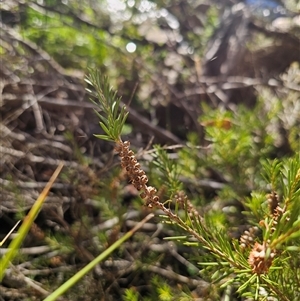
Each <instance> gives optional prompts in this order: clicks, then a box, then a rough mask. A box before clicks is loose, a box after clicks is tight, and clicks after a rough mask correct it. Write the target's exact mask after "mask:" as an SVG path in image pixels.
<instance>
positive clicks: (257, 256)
mask: <svg viewBox="0 0 300 301" xmlns="http://www.w3.org/2000/svg"><path fill="white" fill-rule="evenodd" d="M275 256H276V252H275V251H274V250H271V251H269V250H268V245H267V244H265V243H264V244H262V245H261V244H259V243H258V242H256V243H255V245H254V247H253V249H252V250H251V252H250V254H249V257H248V263H249V264H250V266H251V269H252V272H253V273H256V274H265V273H267V272H268V271H269V268H270V266H271V265H272V263H273V260H274V257H275Z"/></svg>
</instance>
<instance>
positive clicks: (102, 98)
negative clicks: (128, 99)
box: [85, 71, 128, 142]
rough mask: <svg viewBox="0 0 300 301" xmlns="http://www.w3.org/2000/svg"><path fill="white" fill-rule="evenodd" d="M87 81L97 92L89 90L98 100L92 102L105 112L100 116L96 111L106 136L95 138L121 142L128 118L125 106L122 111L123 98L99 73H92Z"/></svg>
mask: <svg viewBox="0 0 300 301" xmlns="http://www.w3.org/2000/svg"><path fill="white" fill-rule="evenodd" d="M85 81H86V82H87V83H88V84H89V85H91V86H92V87H94V89H95V91H92V90H90V89H87V91H88V92H90V93H91V94H92V95H94V96H95V97H96V99H97V100H98V101H95V100H93V99H91V101H92V102H93V103H94V104H95V105H96V106H97V107H98V108H99V109H100V111H102V112H103V114H100V113H99V112H97V110H95V112H96V114H97V116H98V117H99V119H100V122H99V124H100V126H101V128H102V129H103V131H104V132H105V133H106V135H95V136H96V137H97V138H99V139H103V140H108V141H114V142H117V141H120V140H121V132H122V128H123V126H124V124H125V121H126V118H127V116H128V112H126V107H125V106H123V107H122V108H121V110H120V103H121V98H120V97H118V96H117V92H116V91H114V90H113V89H112V87H111V86H110V84H109V81H108V78H107V77H106V76H100V74H99V72H98V71H91V72H90V75H89V76H88V77H87V78H86V79H85ZM119 110H120V112H119ZM104 115H105V116H104Z"/></svg>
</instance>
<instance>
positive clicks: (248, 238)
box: [240, 227, 258, 250]
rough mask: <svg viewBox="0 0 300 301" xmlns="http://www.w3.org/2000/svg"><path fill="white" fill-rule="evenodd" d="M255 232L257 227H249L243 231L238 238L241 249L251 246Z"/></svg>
mask: <svg viewBox="0 0 300 301" xmlns="http://www.w3.org/2000/svg"><path fill="white" fill-rule="evenodd" d="M257 232H258V227H250V228H249V229H248V230H246V231H244V233H243V235H242V236H241V238H240V247H241V249H242V250H245V249H246V248H248V247H252V246H253V243H254V239H255V237H256V234H257Z"/></svg>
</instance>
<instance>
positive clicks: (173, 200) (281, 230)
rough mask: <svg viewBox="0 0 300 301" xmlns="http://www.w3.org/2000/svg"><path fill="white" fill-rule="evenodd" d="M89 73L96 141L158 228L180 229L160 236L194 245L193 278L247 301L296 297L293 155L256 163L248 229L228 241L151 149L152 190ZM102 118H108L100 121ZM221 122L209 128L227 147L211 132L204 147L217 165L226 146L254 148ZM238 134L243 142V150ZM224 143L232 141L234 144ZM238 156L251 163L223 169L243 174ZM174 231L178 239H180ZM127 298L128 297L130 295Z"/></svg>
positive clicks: (102, 88)
mask: <svg viewBox="0 0 300 301" xmlns="http://www.w3.org/2000/svg"><path fill="white" fill-rule="evenodd" d="M91 72H92V75H91V76H89V78H88V83H89V84H91V85H92V86H93V87H94V89H95V90H96V91H97V94H98V101H99V105H98V106H99V108H100V109H102V113H98V116H99V117H100V119H101V120H102V122H100V126H101V127H102V129H103V130H104V132H105V133H106V135H101V136H99V138H103V139H105V140H112V141H114V142H115V143H116V146H115V150H116V152H117V153H118V154H119V156H120V158H121V167H122V168H123V169H124V170H125V172H126V173H127V175H128V178H129V180H130V182H131V183H132V184H133V185H134V187H135V188H136V189H137V190H138V191H139V195H140V197H141V198H142V199H144V200H145V203H144V205H145V206H147V207H149V208H152V209H159V210H161V212H162V215H161V218H162V220H164V222H165V223H168V224H170V225H173V226H174V227H179V228H181V229H182V230H183V231H181V230H176V231H178V232H176V231H175V233H178V235H176V236H174V237H168V239H170V240H174V241H180V243H182V244H185V245H188V246H190V247H195V246H196V247H197V249H198V250H199V251H198V258H197V259H196V260H197V261H198V265H199V266H200V267H201V273H203V275H205V277H207V279H209V280H210V281H212V280H213V283H215V285H217V286H218V287H219V289H225V288H226V290H227V289H228V288H231V289H230V290H229V291H231V290H232V289H233V290H234V291H236V293H238V294H239V295H241V296H243V297H247V298H252V299H254V300H267V298H268V297H270V296H273V297H274V298H275V299H276V300H297V299H298V298H299V297H300V291H299V287H300V282H299V280H300V279H299V277H298V276H297V275H299V272H300V270H299V263H300V262H299V258H298V259H297V256H295V254H297V252H299V250H300V245H299V238H300V202H299V198H300V158H299V156H295V157H294V158H292V159H289V160H283V161H282V162H280V161H278V160H273V161H265V162H263V164H262V166H263V167H264V174H263V178H264V180H265V182H264V183H265V185H266V189H265V190H264V191H253V192H252V194H251V197H248V198H247V199H246V200H245V201H244V205H245V208H246V210H245V212H244V214H245V216H246V217H247V221H248V223H249V225H251V226H249V228H248V229H247V230H245V231H244V233H243V234H242V235H241V236H240V238H239V239H237V238H232V237H231V236H230V235H229V233H228V227H226V225H223V226H221V227H220V226H218V225H216V224H215V223H214V216H213V215H210V214H209V213H205V212H204V214H203V215H201V214H200V212H199V211H198V210H197V209H196V208H195V207H194V205H193V204H192V202H191V201H190V199H189V197H188V196H187V194H186V193H185V192H184V191H182V185H181V183H180V181H179V176H180V173H179V172H178V166H177V165H180V162H178V164H177V162H176V161H175V160H173V161H171V160H170V157H169V155H168V153H167V152H166V150H164V149H163V148H161V147H159V146H157V147H156V149H155V156H154V158H155V166H156V167H157V172H159V173H160V174H161V175H162V176H161V179H160V181H158V184H157V185H159V186H158V187H157V188H154V187H152V186H147V182H148V177H147V175H146V173H145V171H144V170H143V169H141V165H140V163H138V160H137V158H136V155H135V154H134V152H133V151H132V150H131V149H130V143H129V141H125V142H123V141H122V140H121V137H120V133H121V127H122V125H123V124H124V122H123V121H125V117H126V114H125V109H124V107H123V108H122V109H121V111H120V113H118V108H116V103H119V102H116V101H115V100H114V99H115V95H116V93H113V92H112V90H111V88H109V83H108V81H107V79H105V80H101V79H97V77H99V76H100V78H101V74H98V73H97V72H93V71H91ZM103 113H105V114H106V115H107V116H108V118H106V116H105V115H104V116H103V115H102V114H103ZM228 114H229V113H228ZM224 122H225V119H223V121H221V126H218V127H217V128H218V130H219V131H220V132H222V131H226V133H224V134H223V135H225V134H226V136H227V138H224V137H223V138H222V141H223V144H228V145H227V146H225V145H218V144H217V143H216V141H217V139H218V136H219V135H218V134H217V133H216V135H211V136H212V137H214V141H212V145H211V147H212V148H214V151H213V153H212V154H211V156H212V158H213V157H215V158H218V157H220V158H221V159H223V160H224V157H223V156H224V155H222V152H224V150H223V148H224V147H231V148H233V154H232V156H238V155H240V156H243V154H244V153H245V150H246V149H247V150H246V151H248V149H249V147H248V146H249V145H255V144H253V142H251V141H248V140H249V139H250V137H251V136H250V135H249V133H244V132H243V131H245V130H246V128H245V129H244V130H243V129H239V132H240V133H239V132H238V130H237V131H236V132H235V131H234V128H233V129H232V130H229V127H228V124H230V121H229V120H226V123H224ZM224 124H225V126H224ZM259 126H260V125H258V127H259ZM108 128H110V130H108ZM214 133H215V132H214ZM210 134H212V133H210ZM239 136H243V137H244V140H245V142H244V145H243V141H241V140H240V138H239ZM231 141H232V142H234V141H236V145H233V144H232V142H231ZM234 143H235V142H234ZM224 154H225V152H224ZM229 156H230V155H229ZM246 158H250V159H251V160H258V159H259V158H257V159H255V157H254V156H252V157H251V156H249V154H244V158H243V157H242V158H241V159H239V158H238V159H236V160H234V157H233V158H232V159H228V163H229V164H230V165H231V166H230V165H229V166H228V167H225V168H226V170H231V171H233V170H236V169H239V165H241V166H240V167H244V168H245V169H246V170H247V169H249V168H250V167H251V166H252V164H253V161H252V162H250V163H247V162H246V163H245V162H244V164H242V163H238V162H239V160H245V159H246ZM231 162H232V163H231ZM219 163H220V162H219ZM235 164H238V165H235ZM246 170H242V169H241V170H239V172H240V173H241V172H243V173H244V175H243V176H245V173H246ZM243 181H245V180H243ZM163 186H166V187H167V188H166V190H167V192H166V193H164V194H162V193H159V192H158V190H160V189H161V188H162V187H163ZM237 189H238V188H237ZM268 191H269V193H267V192H268ZM237 195H238V192H237ZM236 226H239V225H236ZM177 229H178V228H177ZM181 233H185V235H184V236H180V234H181ZM179 236H180V237H179ZM203 259H205V260H203ZM291 271H293V272H291ZM163 286H164V285H163V284H162V286H161V290H162V291H164V293H165V294H166V295H168V294H170V292H169V293H167V291H168V288H165V289H164V288H163ZM131 294H133V293H132V292H130V291H127V292H126V296H127V297H125V300H126V298H128V296H130V295H131ZM132 296H133V298H136V295H132ZM173 297H174V296H173ZM173 297H172V298H173ZM172 298H171V297H170V298H169V297H164V298H161V300H173V299H172Z"/></svg>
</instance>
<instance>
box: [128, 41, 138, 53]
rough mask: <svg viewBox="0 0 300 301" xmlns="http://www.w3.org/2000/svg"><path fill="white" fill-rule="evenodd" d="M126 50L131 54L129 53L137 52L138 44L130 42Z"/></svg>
mask: <svg viewBox="0 0 300 301" xmlns="http://www.w3.org/2000/svg"><path fill="white" fill-rule="evenodd" d="M126 50H127V51H128V52H129V53H133V52H135V51H136V44H134V43H133V42H129V43H128V44H127V45H126Z"/></svg>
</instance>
